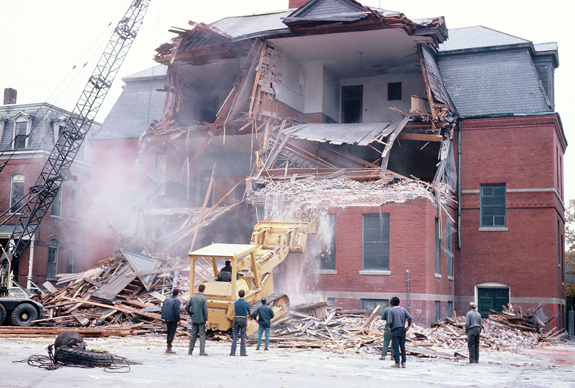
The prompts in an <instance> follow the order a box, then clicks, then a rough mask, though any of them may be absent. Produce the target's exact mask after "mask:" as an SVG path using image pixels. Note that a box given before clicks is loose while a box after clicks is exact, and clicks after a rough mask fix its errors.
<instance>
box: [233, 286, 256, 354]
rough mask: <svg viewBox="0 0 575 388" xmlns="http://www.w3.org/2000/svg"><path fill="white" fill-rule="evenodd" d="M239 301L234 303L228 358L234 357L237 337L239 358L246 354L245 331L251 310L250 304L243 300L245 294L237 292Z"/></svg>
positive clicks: (241, 291)
mask: <svg viewBox="0 0 575 388" xmlns="http://www.w3.org/2000/svg"><path fill="white" fill-rule="evenodd" d="M238 295H239V297H240V298H239V299H238V300H236V301H235V302H234V310H235V316H234V328H233V333H234V337H233V340H232V349H231V351H230V356H235V355H236V344H237V342H238V335H239V336H240V338H241V343H240V356H247V355H248V354H247V352H246V329H247V327H248V315H250V312H251V309H250V304H249V303H248V302H247V301H246V300H245V299H244V296H245V295H246V292H245V291H244V290H240V292H238Z"/></svg>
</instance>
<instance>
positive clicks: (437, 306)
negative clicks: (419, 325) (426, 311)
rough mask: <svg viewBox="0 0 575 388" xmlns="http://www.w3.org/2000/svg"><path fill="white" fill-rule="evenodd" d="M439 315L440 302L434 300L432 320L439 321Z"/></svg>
mask: <svg viewBox="0 0 575 388" xmlns="http://www.w3.org/2000/svg"><path fill="white" fill-rule="evenodd" d="M440 314H441V302H440V301H438V300H436V301H435V317H434V319H433V320H434V321H435V322H437V321H439V317H440Z"/></svg>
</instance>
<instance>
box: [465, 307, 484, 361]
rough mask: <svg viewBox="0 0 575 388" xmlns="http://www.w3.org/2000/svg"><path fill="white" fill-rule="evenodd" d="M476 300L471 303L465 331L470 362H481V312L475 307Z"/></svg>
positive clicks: (466, 317)
mask: <svg viewBox="0 0 575 388" xmlns="http://www.w3.org/2000/svg"><path fill="white" fill-rule="evenodd" d="M476 308H477V304H476V303H475V302H470V303H469V311H468V312H467V315H466V316H465V333H466V334H467V348H468V349H469V362H470V363H472V364H478V363H479V336H480V335H481V327H482V324H481V314H479V313H478V312H477V311H475V309H476Z"/></svg>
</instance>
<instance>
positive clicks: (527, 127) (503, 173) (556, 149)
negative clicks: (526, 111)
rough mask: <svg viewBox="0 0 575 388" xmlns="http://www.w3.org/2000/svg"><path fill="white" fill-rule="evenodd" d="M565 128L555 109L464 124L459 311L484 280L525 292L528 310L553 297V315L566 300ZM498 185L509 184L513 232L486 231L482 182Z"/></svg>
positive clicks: (513, 293)
mask: <svg viewBox="0 0 575 388" xmlns="http://www.w3.org/2000/svg"><path fill="white" fill-rule="evenodd" d="M559 128H560V127H559V122H558V120H557V118H556V116H554V115H547V116H532V117H508V118H491V119H473V120H463V122H462V123H461V133H460V135H461V150H462V152H461V189H462V191H463V193H462V196H461V207H462V212H461V240H462V247H461V251H460V252H459V255H458V259H457V261H456V266H455V277H456V290H455V294H456V295H457V296H458V298H459V299H460V301H461V302H460V303H457V304H456V309H457V312H458V314H464V313H465V311H466V310H467V308H468V302H469V301H470V300H473V298H474V293H475V285H477V284H478V283H484V282H498V283H503V284H505V285H508V286H509V293H510V298H511V301H512V302H513V298H521V299H519V300H521V301H523V303H516V304H520V305H522V306H523V307H524V308H529V307H532V306H536V305H537V304H538V303H539V302H542V303H547V305H546V306H545V308H544V312H545V314H547V315H548V316H552V315H553V314H554V313H553V311H554V310H556V309H557V305H555V304H554V303H555V302H554V301H559V300H561V299H564V298H565V288H564V286H563V285H562V284H561V281H562V279H561V272H562V269H559V268H558V260H559V258H558V252H559V249H558V236H559V234H561V235H562V234H563V233H564V221H563V212H564V209H563V206H562V204H561V201H560V200H559V198H558V196H557V195H556V193H555V191H554V189H559V188H560V186H561V185H560V181H561V177H559V178H558V174H557V173H558V169H559V175H560V176H561V174H562V173H561V167H560V166H558V163H557V161H558V160H561V159H562V155H563V153H564V150H565V143H564V141H563V139H562V135H561V132H560V129H559ZM558 153H559V155H558ZM557 156H559V158H558V157H557ZM495 183H505V184H506V190H507V194H506V202H507V203H506V207H507V218H506V220H507V230H506V231H480V230H479V227H480V207H479V205H480V198H479V190H480V185H482V184H495ZM558 222H559V230H558V226H557V224H558ZM529 301H531V302H532V303H528V302H529Z"/></svg>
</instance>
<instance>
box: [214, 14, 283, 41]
mask: <svg viewBox="0 0 575 388" xmlns="http://www.w3.org/2000/svg"><path fill="white" fill-rule="evenodd" d="M291 12H292V11H283V12H275V13H266V14H261V15H249V16H235V17H229V18H224V19H220V20H218V21H216V22H214V23H212V24H210V25H211V26H212V27H216V28H217V29H218V30H220V31H222V32H223V33H225V34H226V35H229V36H231V37H232V38H238V37H244V36H250V35H254V34H255V35H257V36H260V35H265V34H262V32H265V31H269V32H270V33H271V32H273V33H278V32H280V31H282V30H285V32H289V31H290V30H289V28H288V27H287V26H286V25H285V24H284V23H283V20H282V18H285V17H286V16H288V15H289V14H290V13H291Z"/></svg>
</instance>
